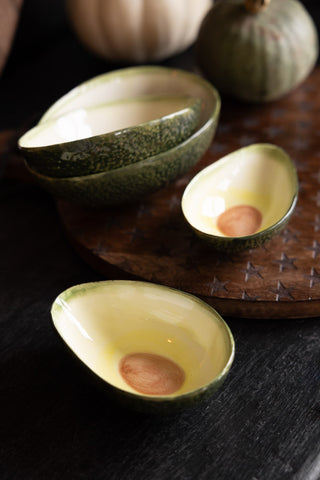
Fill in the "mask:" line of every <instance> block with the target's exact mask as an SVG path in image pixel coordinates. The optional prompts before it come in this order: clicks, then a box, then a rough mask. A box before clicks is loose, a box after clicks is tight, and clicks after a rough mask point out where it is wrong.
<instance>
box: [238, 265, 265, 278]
mask: <svg viewBox="0 0 320 480" xmlns="http://www.w3.org/2000/svg"><path fill="white" fill-rule="evenodd" d="M260 270H261V268H259V267H255V266H254V265H253V264H252V263H251V262H248V263H247V267H246V268H242V269H241V270H240V271H241V272H244V273H245V279H244V280H245V282H247V281H248V280H249V279H250V278H251V277H260V278H263V276H262V275H261V273H260Z"/></svg>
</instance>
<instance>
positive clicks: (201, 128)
mask: <svg viewBox="0 0 320 480" xmlns="http://www.w3.org/2000/svg"><path fill="white" fill-rule="evenodd" d="M213 92H216V95H217V97H216V100H217V101H216V105H215V108H214V111H213V113H210V114H208V116H207V117H206V118H207V119H206V121H205V122H204V123H202V124H201V123H200V120H198V124H197V126H196V129H195V131H194V132H193V133H192V134H191V135H190V136H189V137H188V138H186V139H185V140H184V141H183V142H181V143H179V144H178V145H176V146H174V147H172V148H170V149H168V150H165V151H164V152H160V153H157V154H155V155H152V156H151V157H147V158H145V159H143V160H140V161H138V162H135V163H131V164H129V165H126V166H124V167H119V168H114V169H113V170H110V171H105V172H98V173H91V174H88V175H82V176H81V175H78V176H75V177H60V178H59V177H49V176H47V175H43V174H41V173H38V172H36V171H35V170H33V169H32V168H31V167H29V166H28V165H27V168H28V170H29V171H30V172H31V174H32V175H34V176H35V177H39V179H41V178H43V179H45V180H48V181H50V182H51V183H55V184H58V183H71V182H77V181H80V182H84V181H88V182H89V181H92V180H95V179H99V178H104V177H108V176H110V175H115V174H117V173H119V172H120V171H121V173H126V172H128V171H129V172H130V170H132V169H134V170H137V169H140V168H143V167H144V166H145V165H148V166H149V165H150V166H151V165H153V164H154V162H159V161H160V162H161V161H162V160H163V159H164V158H166V157H167V156H168V155H170V156H171V155H175V153H176V152H179V151H180V150H181V149H184V148H188V146H189V144H190V143H191V142H194V141H196V140H197V138H198V137H200V136H201V135H202V134H203V133H204V132H206V131H207V130H208V129H209V128H211V127H212V126H213V125H215V124H218V119H219V114H220V105H221V100H220V96H219V93H218V92H217V91H216V90H215V89H213Z"/></svg>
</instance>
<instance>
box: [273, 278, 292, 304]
mask: <svg viewBox="0 0 320 480" xmlns="http://www.w3.org/2000/svg"><path fill="white" fill-rule="evenodd" d="M292 290H294V288H293V287H285V286H284V285H283V284H282V283H281V282H280V280H278V285H277V288H276V289H271V290H270V292H272V293H275V294H276V301H277V302H278V301H279V300H282V299H290V300H294V297H293V296H292V295H291V292H292Z"/></svg>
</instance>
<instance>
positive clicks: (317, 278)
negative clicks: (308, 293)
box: [307, 267, 320, 288]
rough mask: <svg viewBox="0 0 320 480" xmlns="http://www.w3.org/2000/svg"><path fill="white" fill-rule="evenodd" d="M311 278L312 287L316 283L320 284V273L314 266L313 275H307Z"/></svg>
mask: <svg viewBox="0 0 320 480" xmlns="http://www.w3.org/2000/svg"><path fill="white" fill-rule="evenodd" d="M307 278H308V279H309V280H310V288H312V287H314V285H320V273H318V272H317V270H316V269H315V268H314V267H312V269H311V275H309V276H308V277H307Z"/></svg>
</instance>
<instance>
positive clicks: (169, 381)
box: [51, 280, 235, 413]
mask: <svg viewBox="0 0 320 480" xmlns="http://www.w3.org/2000/svg"><path fill="white" fill-rule="evenodd" d="M51 313H52V319H53V325H54V327H55V329H56V331H57V332H58V334H59V336H60V337H61V338H62V340H63V341H64V342H65V344H66V345H67V347H68V349H69V351H71V352H72V353H73V356H74V357H75V358H76V359H77V361H78V362H80V365H81V366H84V367H85V370H86V372H87V373H90V375H91V379H94V381H95V382H97V384H98V385H99V386H100V387H102V389H103V390H104V391H105V392H106V393H107V394H109V395H110V396H111V398H113V399H114V400H115V401H116V402H118V403H119V404H120V405H123V406H126V407H128V408H132V409H134V410H138V411H142V412H146V413H171V412H175V411H178V410H180V409H183V408H186V407H191V406H193V405H195V404H196V403H197V402H199V401H201V400H203V399H204V398H207V397H209V396H210V395H212V394H213V393H214V392H215V391H216V390H217V389H218V388H219V387H220V386H221V384H222V382H223V381H224V379H225V378H226V376H227V374H228V372H229V370H230V367H231V365H232V362H233V359H234V351H235V345H234V339H233V336H232V333H231V331H230V329H229V327H228V326H227V324H226V323H225V321H224V320H223V319H222V318H221V317H220V315H219V314H218V313H217V312H216V311H215V310H214V309H213V308H212V307H210V306H209V305H207V304H206V303H204V302H203V301H201V300H199V299H198V298H196V297H195V296H193V295H190V294H187V293H184V292H181V291H179V290H175V289H172V288H169V287H165V286H160V285H156V284H152V283H147V282H139V281H121V280H108V281H101V282H93V283H87V284H82V285H76V286H74V287H71V288H69V289H68V290H66V291H64V292H63V293H61V294H60V295H59V296H58V297H57V298H56V300H55V302H54V303H53V306H52V310H51Z"/></svg>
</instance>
